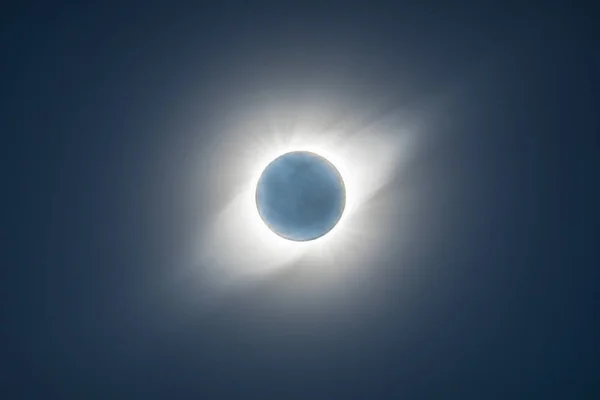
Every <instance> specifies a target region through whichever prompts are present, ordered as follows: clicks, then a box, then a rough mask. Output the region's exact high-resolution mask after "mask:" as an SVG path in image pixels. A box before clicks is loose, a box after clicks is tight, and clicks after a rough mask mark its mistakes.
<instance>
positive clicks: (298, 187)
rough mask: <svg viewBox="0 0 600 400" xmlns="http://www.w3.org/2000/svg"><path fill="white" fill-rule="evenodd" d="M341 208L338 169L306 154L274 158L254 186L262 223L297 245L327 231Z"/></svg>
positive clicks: (343, 200)
mask: <svg viewBox="0 0 600 400" xmlns="http://www.w3.org/2000/svg"><path fill="white" fill-rule="evenodd" d="M345 205H346V189H345V187H344V181H343V180H342V176H341V175H340V173H339V172H338V170H337V169H336V168H335V167H334V166H333V164H331V163H330V162H329V161H327V160H326V159H325V158H323V157H321V156H319V155H317V154H315V153H311V152H308V151H295V152H291V153H286V154H284V155H282V156H280V157H278V158H276V159H275V160H274V161H272V162H271V163H270V164H269V165H268V166H267V167H266V168H265V170H264V172H263V173H262V175H261V177H260V179H259V181H258V185H257V187H256V206H257V208H258V213H259V214H260V217H261V218H262V220H263V221H264V222H265V224H267V226H268V227H269V228H270V229H271V230H272V231H273V232H275V233H276V234H277V235H279V236H281V237H283V238H285V239H289V240H294V241H298V242H305V241H309V240H314V239H317V238H320V237H321V236H323V235H325V234H327V233H328V232H329V231H331V230H332V229H333V227H335V225H336V224H337V223H338V221H339V220H340V218H341V217H342V213H343V212H344V207H345Z"/></svg>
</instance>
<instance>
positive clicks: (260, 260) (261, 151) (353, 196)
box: [196, 104, 413, 286]
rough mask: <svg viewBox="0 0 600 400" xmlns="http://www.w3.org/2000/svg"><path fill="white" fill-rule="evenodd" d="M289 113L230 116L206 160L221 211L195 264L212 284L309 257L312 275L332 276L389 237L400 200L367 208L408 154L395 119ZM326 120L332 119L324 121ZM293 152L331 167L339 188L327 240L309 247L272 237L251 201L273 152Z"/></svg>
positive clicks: (259, 275) (277, 109) (407, 141)
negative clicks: (365, 122) (361, 120)
mask: <svg viewBox="0 0 600 400" xmlns="http://www.w3.org/2000/svg"><path fill="white" fill-rule="evenodd" d="M313 106H314V104H313ZM325 106H326V105H323V107H325ZM290 109H291V107H289V108H287V110H290ZM293 109H294V110H295V111H294V112H285V111H286V110H285V109H284V107H283V106H282V105H281V104H278V105H274V106H271V107H269V106H267V108H266V110H265V109H263V110H256V109H255V107H249V109H247V110H245V111H246V113H244V115H240V116H239V117H238V118H235V119H233V123H232V125H233V126H228V127H227V129H226V130H225V131H224V132H223V134H222V136H221V141H220V142H219V145H218V146H217V147H216V148H215V151H214V152H213V154H212V155H211V157H212V160H213V161H214V163H213V171H214V174H213V179H214V182H213V184H214V185H215V187H221V188H224V189H225V192H228V193H226V194H224V195H223V198H220V199H217V201H215V204H223V205H224V206H223V207H222V208H221V209H219V210H215V218H214V221H213V222H212V224H209V225H208V226H207V228H206V229H205V231H204V232H202V234H201V237H199V240H198V242H199V243H200V244H201V246H199V248H198V253H197V257H196V260H197V265H199V268H202V269H203V272H204V273H206V272H208V279H211V280H212V282H213V283H214V284H215V285H217V286H218V285H228V284H231V283H239V282H244V281H247V280H248V279H250V280H252V279H264V278H265V277H268V275H269V274H270V273H275V272H277V271H279V270H281V268H283V267H285V266H289V265H291V264H292V263H293V262H294V261H297V260H298V259H299V258H301V257H304V258H305V259H310V260H311V263H310V264H311V265H314V267H315V268H314V273H315V274H318V275H319V278H320V277H322V276H324V274H326V275H328V276H331V274H336V275H337V274H339V273H341V272H342V270H344V269H347V268H351V263H352V261H353V260H356V259H357V257H358V258H360V257H361V256H365V255H367V253H368V252H369V251H376V250H373V249H371V250H369V246H370V247H371V248H372V247H373V246H372V244H373V242H375V241H377V240H379V239H381V238H383V237H384V236H386V235H388V234H390V229H389V226H390V224H391V222H390V217H392V216H393V215H395V213H397V212H399V210H401V208H402V207H403V205H404V206H406V202H404V203H403V200H402V199H398V198H397V199H387V200H388V205H387V206H386V208H387V211H389V212H388V213H385V212H384V213H381V210H379V213H378V212H376V211H377V210H374V209H373V205H372V204H371V205H370V204H369V202H370V201H371V200H372V199H373V198H374V196H375V195H376V194H377V193H378V191H379V190H380V189H382V188H383V187H384V186H385V185H386V184H387V183H389V182H390V180H391V179H392V178H394V176H395V174H397V173H398V172H401V171H399V166H401V165H402V162H403V161H405V160H406V157H407V156H408V155H409V153H410V151H411V145H412V144H413V141H412V139H413V135H411V132H410V131H409V130H408V128H407V127H406V126H402V124H401V122H400V121H398V119H397V118H392V120H390V119H385V118H382V119H380V120H379V121H376V123H374V124H371V125H370V126H368V127H364V126H360V125H359V124H356V123H353V122H352V121H349V119H351V118H348V119H347V120H344V119H343V118H341V119H340V118H339V116H337V115H323V108H322V107H321V108H318V107H317V109H319V114H320V117H315V113H311V110H310V108H309V107H301V106H296V107H294V108H293ZM261 111H263V112H261ZM264 111H266V112H264ZM290 116H291V117H290ZM392 117H395V116H392ZM334 119H337V120H339V121H340V122H339V123H337V124H331V120H334ZM332 125H333V126H332ZM300 150H306V151H311V152H314V153H316V154H319V155H321V156H323V157H325V158H326V159H327V160H329V161H330V162H331V163H333V164H334V165H335V167H336V168H337V169H338V170H339V172H340V174H341V175H342V178H343V179H344V183H345V186H346V207H345V210H344V213H343V215H342V218H341V219H340V221H339V222H338V224H337V225H336V226H335V228H334V229H333V230H332V231H331V232H329V233H328V234H327V235H325V236H323V237H321V238H319V239H317V240H314V241H309V242H294V241H289V240H286V239H283V238H281V237H279V236H278V235H276V234H275V233H274V232H272V231H271V230H270V229H269V228H268V227H267V226H266V225H265V224H264V222H263V221H262V219H261V218H260V216H259V214H258V211H257V208H256V203H255V190H256V185H257V183H258V179H259V178H260V175H261V173H262V172H263V170H264V168H265V167H266V166H267V165H268V164H269V163H270V162H271V161H272V160H274V159H275V158H277V157H278V156H280V155H281V154H284V153H287V152H290V151H300ZM317 264H318V265H317ZM203 276H204V277H205V278H206V277H207V275H205V274H203Z"/></svg>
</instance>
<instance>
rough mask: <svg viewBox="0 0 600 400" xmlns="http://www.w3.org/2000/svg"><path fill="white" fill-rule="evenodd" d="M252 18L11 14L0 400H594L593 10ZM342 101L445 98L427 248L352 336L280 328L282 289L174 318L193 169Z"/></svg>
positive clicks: (385, 286) (68, 6) (209, 13)
mask: <svg viewBox="0 0 600 400" xmlns="http://www.w3.org/2000/svg"><path fill="white" fill-rule="evenodd" d="M250 3H252V2H240V3H239V4H237V3H233V2H224V3H223V4H222V5H219V6H216V2H215V5H214V6H211V5H198V6H196V7H195V8H189V6H187V7H186V6H183V5H175V4H174V3H172V2H165V3H164V4H162V5H158V4H156V3H154V2H152V4H146V3H134V2H127V1H123V2H116V3H114V4H109V2H97V3H94V2H73V3H69V2H60V1H56V2H33V1H31V2H27V1H22V2H15V3H14V4H13V5H12V6H11V5H8V6H7V5H5V6H4V7H3V9H2V12H1V13H0V49H1V53H0V72H1V75H0V76H1V78H0V101H1V103H0V133H1V135H2V144H3V145H2V150H3V156H2V160H3V164H4V165H3V168H2V170H3V176H4V178H3V188H4V191H3V195H2V197H3V202H4V204H5V206H4V207H3V208H4V211H5V212H4V213H3V214H6V215H5V216H3V222H2V226H3V227H4V228H5V230H6V233H7V235H6V236H4V240H3V242H4V246H3V257H2V275H1V278H0V282H1V286H2V290H1V292H0V293H1V294H0V296H1V300H2V301H1V303H0V304H1V309H2V323H1V325H0V337H1V338H2V341H1V343H2V345H1V346H0V398H3V399H22V398H23V399H40V398H48V397H51V398H61V399H69V398H80V399H96V398H97V399H109V398H110V399H114V398H146V399H175V398H205V399H227V398H260V399H268V398H277V399H292V398H299V399H313V398H314V399H317V398H324V399H334V398H335V399H349V398H365V399H367V398H368V399H377V398H381V399H395V398H406V399H432V398H439V399H449V398H463V399H464V398H467V399H471V398H473V399H534V398H539V399H551V398H557V399H583V398H590V399H592V398H600V370H599V367H598V365H599V364H598V360H599V356H600V351H599V348H600V347H599V345H598V339H597V338H598V337H600V328H599V326H598V322H597V320H598V314H599V307H600V303H599V300H598V295H597V287H598V284H599V283H600V282H599V281H600V276H599V271H598V268H599V266H600V247H599V246H598V243H600V240H599V239H600V235H599V234H600V232H599V229H600V221H599V217H598V215H599V214H598V210H597V207H598V204H600V193H599V189H598V182H599V181H600V179H599V177H598V173H597V171H596V170H597V167H598V165H597V164H598V158H599V150H600V147H599V128H600V124H599V118H600V117H599V116H598V108H599V101H598V100H599V99H598V89H599V85H598V83H599V78H598V71H600V63H599V59H598V58H599V56H598V47H599V46H598V43H597V41H594V39H593V38H594V36H595V34H596V33H597V32H596V30H597V29H596V28H595V26H594V24H596V22H597V18H595V17H594V15H597V10H595V9H594V8H593V7H592V5H591V3H588V5H587V6H584V5H580V6H577V7H576V6H575V4H574V3H571V2H566V1H565V2H553V3H552V4H551V5H550V4H548V5H544V3H543V2H529V3H531V4H528V2H515V4H514V5H509V4H504V3H502V4H500V3H494V6H493V7H484V6H481V5H480V6H479V7H458V6H457V7H455V6H449V5H447V6H443V5H441V4H442V3H440V2H433V3H432V4H426V3H427V2H416V1H415V2H395V3H397V4H396V6H392V5H385V4H383V3H381V4H378V5H376V4H374V2H363V3H361V4H359V2H318V4H315V5H314V6H312V5H308V4H305V2H298V4H297V5H295V6H288V5H286V4H285V2H273V3H271V4H266V3H261V4H260V5H259V4H250ZM410 3H414V6H413V5H411V4H410ZM435 3H439V4H435ZM534 3H535V4H534ZM345 76H346V77H348V76H351V77H353V78H355V77H360V79H359V80H356V79H355V80H354V81H351V82H346V81H344V80H343V79H341V78H340V77H345ZM328 82H331V85H332V86H336V85H342V86H343V85H346V88H347V89H348V91H349V92H356V93H361V94H362V95H363V96H365V97H366V98H369V96H372V98H373V99H377V100H374V101H381V99H382V98H384V99H386V101H383V102H381V104H380V105H379V106H380V107H381V109H382V113H386V112H394V111H395V110H399V109H402V108H403V107H405V106H407V105H411V106H414V107H416V106H415V105H417V106H418V105H419V104H421V103H427V104H431V102H432V100H431V99H436V98H438V96H439V97H440V99H439V104H440V105H441V106H440V107H442V108H443V109H444V112H443V113H440V114H436V113H432V116H431V118H432V126H435V128H436V131H435V132H434V133H433V134H431V135H430V137H429V138H428V140H429V141H430V143H431V144H432V145H431V146H429V147H428V148H427V151H425V152H424V153H422V154H420V155H419V157H418V161H417V163H416V165H415V166H414V168H413V169H412V170H411V171H412V172H411V174H410V176H409V178H408V179H409V181H410V182H409V184H412V185H419V187H420V188H421V189H420V192H419V193H420V195H422V196H424V197H422V199H423V201H425V202H426V203H427V205H428V206H427V210H428V212H427V214H423V215H416V216H412V219H411V221H413V222H414V221H418V222H419V228H418V229H416V233H415V237H414V238H412V239H411V240H412V241H413V242H414V244H415V245H414V247H412V250H411V251H409V252H408V254H406V253H403V254H397V252H395V251H394V248H392V247H393V246H390V249H388V250H386V251H385V252H384V253H382V256H381V257H379V259H378V261H377V262H378V264H377V273H375V274H373V275H372V278H371V280H370V281H369V282H364V284H362V285H361V287H360V289H357V298H369V299H372V300H370V302H369V305H368V307H363V308H359V309H357V311H356V312H355V313H354V312H352V311H348V310H350V309H351V308H348V307H346V308H344V310H345V313H344V314H343V315H342V313H340V312H334V311H331V310H329V311H322V312H317V311H314V310H313V311H310V313H311V314H310V315H295V314H294V313H293V312H289V310H287V311H286V310H282V309H280V308H277V307H276V306H274V305H273V302H272V299H273V298H274V294H273V293H275V292H277V291H281V290H285V288H284V287H281V286H282V284H279V283H278V282H277V281H275V282H271V283H269V282H267V283H265V285H263V286H262V287H260V288H256V289H255V290H250V291H247V292H243V293H240V294H239V296H237V297H236V298H234V299H229V300H228V301H227V302H225V303H223V304H221V305H219V307H218V312H215V313H213V314H212V316H211V317H210V318H196V317H195V316H194V315H193V313H190V312H189V308H188V309H186V310H185V311H184V310H179V311H178V312H179V314H180V315H176V316H172V314H173V313H177V311H176V310H177V307H176V306H174V305H173V304H174V302H173V301H171V295H170V294H169V293H163V292H160V293H159V290H158V289H155V288H154V289H153V286H152V284H151V283H152V282H155V281H157V280H158V279H159V277H161V276H164V275H167V274H166V273H165V271H168V269H169V268H170V266H174V265H176V264H178V263H180V262H181V258H182V256H181V253H182V251H183V244H185V245H187V243H188V242H189V240H190V232H191V231H192V230H193V229H194V228H195V227H192V226H190V224H189V222H188V221H189V218H188V214H187V211H186V210H187V208H186V207H189V205H187V204H184V203H185V201H184V200H182V198H184V197H185V190H186V189H185V187H186V186H185V182H184V178H183V176H184V175H185V172H184V171H186V168H187V167H186V164H185V160H186V159H188V158H189V157H192V156H193V154H194V152H198V151H202V149H209V148H210V147H211V145H212V144H213V143H214V142H215V140H216V136H215V133H214V132H216V131H217V127H219V126H220V124H222V121H223V120H226V119H227V116H228V115H229V114H228V113H229V110H230V109H231V108H232V107H234V106H235V104H236V102H237V101H238V99H239V98H243V97H244V96H248V95H249V94H251V93H254V92H256V91H260V90H262V86H269V88H273V87H286V88H299V89H302V88H304V87H306V86H311V85H313V86H314V85H328ZM340 82H341V83H340ZM447 93H452V95H451V96H450V98H449V99H445V98H444V94H447ZM363 100H364V99H363ZM414 107H413V109H414ZM416 108H418V107H416ZM191 112H193V113H194V114H195V121H197V123H198V124H199V125H198V126H199V129H198V130H197V132H196V135H195V136H193V137H192V136H190V135H189V134H188V133H187V132H186V131H184V130H183V129H182V130H177V129H173V127H174V126H177V122H174V121H179V120H182V119H184V117H186V116H187V115H188V114H189V113H191ZM211 173H213V171H210V170H208V169H207V170H202V171H199V178H198V179H205V178H204V177H207V176H210V174H211ZM404 184H406V182H405V183H404ZM205 190H206V191H207V200H206V202H207V203H208V201H209V197H210V191H211V190H216V189H213V188H211V187H208V186H207V187H206V189H205ZM389 190H393V187H392V188H389ZM196 206H197V207H198V209H203V208H204V207H205V206H206V204H197V205H196ZM207 218H208V216H207ZM400 263H402V264H403V265H408V268H409V270H410V271H412V273H411V274H410V275H409V276H406V275H401V274H400V273H399V272H398V271H399V268H398V266H399V264H400ZM364 267H365V268H369V267H370V265H369V263H365V266H364ZM167 316H170V317H167ZM170 318H171V319H170ZM171 320H176V321H177V323H176V324H170V323H169V321H171ZM149 321H164V323H163V324H162V325H161V326H157V324H156V323H151V322H149ZM298 321H301V322H302V321H304V322H306V321H310V324H302V323H300V322H298ZM257 326H260V327H261V328H260V329H257ZM319 326H323V327H330V326H336V329H332V330H328V329H325V328H323V329H317V328H316V327H319ZM282 327H283V328H282ZM324 332H329V333H324Z"/></svg>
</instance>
